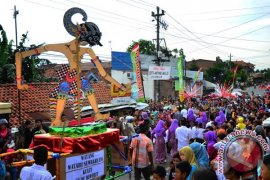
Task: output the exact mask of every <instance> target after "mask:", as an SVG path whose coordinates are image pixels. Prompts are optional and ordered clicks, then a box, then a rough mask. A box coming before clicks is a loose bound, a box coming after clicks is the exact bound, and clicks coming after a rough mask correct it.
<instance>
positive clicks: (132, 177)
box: [117, 154, 171, 180]
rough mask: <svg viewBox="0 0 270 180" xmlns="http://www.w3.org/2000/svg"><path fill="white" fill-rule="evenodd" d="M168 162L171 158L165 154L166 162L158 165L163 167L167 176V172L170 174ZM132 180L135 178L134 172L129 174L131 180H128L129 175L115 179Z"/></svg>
mask: <svg viewBox="0 0 270 180" xmlns="http://www.w3.org/2000/svg"><path fill="white" fill-rule="evenodd" d="M153 156H154V158H155V155H153ZM170 161H171V157H170V155H169V154H167V160H166V163H164V164H160V165H161V166H163V167H165V169H166V171H167V174H169V172H170ZM156 165H157V164H155V166H156ZM167 177H168V176H167ZM134 179H135V178H134V171H133V172H131V179H130V176H129V174H126V175H125V176H122V177H119V178H117V180H134ZM141 179H144V178H141ZM151 179H152V177H151Z"/></svg>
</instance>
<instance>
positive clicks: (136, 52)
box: [130, 44, 145, 102]
mask: <svg viewBox="0 0 270 180" xmlns="http://www.w3.org/2000/svg"><path fill="white" fill-rule="evenodd" d="M130 57H131V62H132V67H133V77H134V82H136V83H134V86H136V87H132V89H133V90H134V89H136V90H137V92H134V91H132V93H133V95H132V97H133V98H135V99H136V100H137V101H138V102H145V97H144V89H143V79H142V73H141V65H140V46H139V44H136V45H135V46H134V47H133V48H132V50H131V53H130ZM134 94H136V96H137V97H136V96H134Z"/></svg>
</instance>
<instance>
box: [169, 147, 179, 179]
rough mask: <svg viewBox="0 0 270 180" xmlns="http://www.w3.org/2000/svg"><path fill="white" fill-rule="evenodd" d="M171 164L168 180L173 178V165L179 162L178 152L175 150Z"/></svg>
mask: <svg viewBox="0 0 270 180" xmlns="http://www.w3.org/2000/svg"><path fill="white" fill-rule="evenodd" d="M172 162H173V166H172V167H171V170H170V174H169V180H175V167H176V165H177V164H178V163H179V162H181V159H180V154H179V153H178V152H177V153H175V154H174V155H173V161H172Z"/></svg>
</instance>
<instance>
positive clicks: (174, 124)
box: [168, 119, 178, 157]
mask: <svg viewBox="0 0 270 180" xmlns="http://www.w3.org/2000/svg"><path fill="white" fill-rule="evenodd" d="M176 128H178V120H177V119H174V120H173V122H172V124H171V126H170V127H169V132H168V139H169V146H170V148H171V150H170V155H171V157H173V155H174V154H175V153H176V152H177V143H176V138H175V130H176Z"/></svg>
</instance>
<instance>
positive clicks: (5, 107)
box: [0, 102, 11, 114]
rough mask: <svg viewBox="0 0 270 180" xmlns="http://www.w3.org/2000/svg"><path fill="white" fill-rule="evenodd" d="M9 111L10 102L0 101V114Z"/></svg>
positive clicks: (8, 112)
mask: <svg viewBox="0 0 270 180" xmlns="http://www.w3.org/2000/svg"><path fill="white" fill-rule="evenodd" d="M10 113H11V103H2V102H0V114H10Z"/></svg>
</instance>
